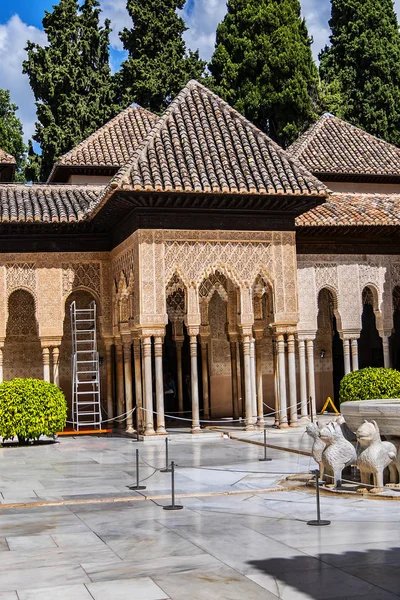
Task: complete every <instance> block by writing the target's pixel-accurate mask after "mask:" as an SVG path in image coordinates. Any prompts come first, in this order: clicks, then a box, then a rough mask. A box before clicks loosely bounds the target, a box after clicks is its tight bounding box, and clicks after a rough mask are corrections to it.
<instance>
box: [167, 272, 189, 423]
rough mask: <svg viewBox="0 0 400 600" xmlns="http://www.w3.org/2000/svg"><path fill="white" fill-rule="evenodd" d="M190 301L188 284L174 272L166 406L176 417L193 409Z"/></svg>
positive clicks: (170, 288)
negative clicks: (188, 328)
mask: <svg viewBox="0 0 400 600" xmlns="http://www.w3.org/2000/svg"><path fill="white" fill-rule="evenodd" d="M186 302H187V300H186V287H185V285H184V283H183V281H182V279H181V278H180V276H179V275H178V274H177V273H174V275H173V276H172V277H171V279H170V280H169V282H168V284H167V287H166V303H167V314H168V324H167V327H166V330H165V340H164V344H163V377H164V409H165V414H166V415H171V413H174V414H173V415H172V416H173V417H174V418H175V417H177V416H178V417H184V418H185V417H190V414H189V413H190V411H191V391H190V352H189V341H188V336H187V334H186V327H185V324H184V319H185V316H186ZM178 413H179V414H178ZM167 421H168V417H167ZM168 424H169V425H170V426H172V427H176V426H180V425H185V424H186V423H185V422H183V421H179V420H178V419H176V420H170V421H169V423H168Z"/></svg>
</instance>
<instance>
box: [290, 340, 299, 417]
mask: <svg viewBox="0 0 400 600" xmlns="http://www.w3.org/2000/svg"><path fill="white" fill-rule="evenodd" d="M295 347H296V346H295V341H294V335H293V334H289V335H288V367H289V369H288V370H289V403H290V405H289V415H290V427H298V426H299V424H298V422H297V387H296V354H295Z"/></svg>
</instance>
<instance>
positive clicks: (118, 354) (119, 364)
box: [114, 344, 125, 427]
mask: <svg viewBox="0 0 400 600" xmlns="http://www.w3.org/2000/svg"><path fill="white" fill-rule="evenodd" d="M115 362H116V365H115V374H116V387H117V414H116V415H115V416H119V415H123V414H124V412H125V410H124V404H125V402H124V400H125V394H124V363H123V359H122V344H116V346H115ZM114 423H115V421H114ZM116 423H117V424H118V426H119V427H122V426H123V417H121V418H119V419H117V421H116Z"/></svg>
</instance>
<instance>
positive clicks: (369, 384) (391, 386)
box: [339, 367, 400, 403]
mask: <svg viewBox="0 0 400 600" xmlns="http://www.w3.org/2000/svg"><path fill="white" fill-rule="evenodd" d="M376 398H400V373H399V371H396V370H395V369H384V368H383V367H378V368H375V367H367V368H366V369H360V370H359V371H353V373H348V374H347V375H345V376H344V377H343V379H342V381H341V382H340V390H339V399H340V403H342V402H354V401H356V400H373V399H376Z"/></svg>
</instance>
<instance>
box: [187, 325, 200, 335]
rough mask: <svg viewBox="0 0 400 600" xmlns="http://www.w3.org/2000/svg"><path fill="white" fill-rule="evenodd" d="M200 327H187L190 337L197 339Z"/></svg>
mask: <svg viewBox="0 0 400 600" xmlns="http://www.w3.org/2000/svg"><path fill="white" fill-rule="evenodd" d="M199 331H200V327H197V326H194V325H188V326H187V332H188V335H189V337H197V336H198V335H199Z"/></svg>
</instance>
